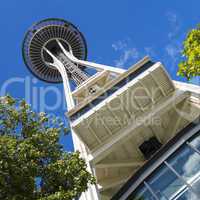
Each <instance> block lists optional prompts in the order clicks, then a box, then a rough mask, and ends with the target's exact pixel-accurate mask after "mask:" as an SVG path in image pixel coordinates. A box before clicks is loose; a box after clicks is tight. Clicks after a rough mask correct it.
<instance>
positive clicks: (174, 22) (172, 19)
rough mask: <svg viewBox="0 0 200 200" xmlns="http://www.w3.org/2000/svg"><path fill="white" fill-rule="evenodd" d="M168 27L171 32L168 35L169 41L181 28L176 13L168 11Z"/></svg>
mask: <svg viewBox="0 0 200 200" xmlns="http://www.w3.org/2000/svg"><path fill="white" fill-rule="evenodd" d="M166 16H167V19H168V22H169V25H170V26H171V31H170V32H169V33H168V37H169V39H172V38H174V37H176V36H177V35H178V33H179V31H180V28H181V23H180V22H181V21H180V19H179V17H178V15H177V13H175V12H172V11H169V12H167V13H166Z"/></svg>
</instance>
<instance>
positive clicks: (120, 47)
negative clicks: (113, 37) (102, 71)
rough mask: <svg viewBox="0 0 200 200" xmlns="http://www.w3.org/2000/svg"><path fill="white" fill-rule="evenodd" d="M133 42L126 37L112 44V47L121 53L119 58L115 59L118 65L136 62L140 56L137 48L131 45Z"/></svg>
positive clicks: (122, 65)
mask: <svg viewBox="0 0 200 200" xmlns="http://www.w3.org/2000/svg"><path fill="white" fill-rule="evenodd" d="M131 43H132V42H131V40H130V39H129V38H126V39H123V40H118V41H117V42H115V43H113V44H112V48H113V49H114V50H115V51H117V52H119V53H120V56H119V58H118V59H116V60H114V63H115V65H116V66H117V67H125V65H127V64H128V63H130V62H135V59H137V58H138V57H139V52H138V50H137V48H135V47H131ZM131 64H132V63H131Z"/></svg>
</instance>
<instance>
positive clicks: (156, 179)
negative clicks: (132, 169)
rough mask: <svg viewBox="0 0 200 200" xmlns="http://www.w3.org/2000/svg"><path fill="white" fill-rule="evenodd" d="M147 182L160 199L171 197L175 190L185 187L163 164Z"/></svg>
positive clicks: (166, 199) (165, 199)
mask: <svg viewBox="0 0 200 200" xmlns="http://www.w3.org/2000/svg"><path fill="white" fill-rule="evenodd" d="M147 182H148V184H149V185H150V187H151V188H152V190H153V191H154V192H155V194H156V195H157V197H158V198H159V199H161V200H168V199H171V198H173V196H174V194H175V193H176V192H177V191H180V190H184V189H185V188H186V186H185V184H184V182H182V180H180V179H179V178H178V177H177V176H176V175H175V174H174V173H173V172H172V171H171V170H170V169H169V168H168V167H167V166H166V165H164V164H162V165H161V166H160V167H159V168H158V169H157V171H156V173H154V174H153V175H152V176H151V177H150V178H149V179H148V180H147Z"/></svg>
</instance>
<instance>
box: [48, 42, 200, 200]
mask: <svg viewBox="0 0 200 200" xmlns="http://www.w3.org/2000/svg"><path fill="white" fill-rule="evenodd" d="M57 42H58V44H59V46H60V47H61V49H62V51H63V53H64V54H65V56H66V57H67V58H68V59H69V60H70V61H71V62H73V63H77V64H79V65H82V66H86V67H91V68H95V69H96V70H97V73H96V74H95V75H94V76H92V77H90V78H89V79H87V80H86V81H85V82H83V83H82V84H80V85H79V86H78V87H77V88H76V89H75V91H72V90H71V89H70V80H69V78H68V75H67V72H66V69H65V67H64V65H63V64H62V62H60V61H59V59H57V58H56V56H54V55H53V54H52V53H51V52H50V51H49V50H48V49H45V50H46V52H47V53H48V54H49V55H50V56H51V57H52V58H53V61H54V62H53V63H51V65H53V66H54V67H56V68H57V69H58V70H59V72H60V74H61V75H62V79H63V85H64V90H65V96H66V102H67V106H68V113H67V115H68V117H69V119H70V125H71V129H72V137H73V142H74V147H75V150H78V151H80V152H81V155H82V157H83V158H84V159H85V160H86V162H87V165H88V170H89V171H90V172H91V173H93V174H94V175H95V176H96V178H97V186H90V187H89V190H88V191H87V192H85V193H84V194H83V195H82V196H81V198H80V199H81V200H98V199H110V198H111V197H112V195H113V194H114V193H115V192H116V191H117V190H118V189H119V188H120V187H121V186H122V185H123V184H124V183H125V182H126V181H127V180H128V178H129V177H130V176H132V175H133V173H134V172H135V171H136V170H137V169H138V168H140V167H141V166H142V165H144V164H145V159H144V156H143V155H142V153H141V152H140V150H139V148H138V147H139V146H140V145H141V144H142V143H143V142H144V141H146V140H148V139H149V138H150V137H152V136H155V137H156V138H157V139H158V140H159V141H160V142H161V143H162V144H165V143H166V142H167V141H168V140H170V139H171V138H172V137H173V136H174V135H176V133H177V132H178V131H179V130H181V129H182V128H183V127H185V126H186V125H187V124H189V123H190V122H191V121H193V120H194V119H195V118H196V117H197V116H198V115H199V114H200V99H199V95H200V87H198V86H194V85H190V84H186V83H181V82H176V81H172V80H171V79H170V77H169V75H168V73H167V72H166V71H165V69H164V67H163V65H162V64H161V63H160V62H157V63H152V62H151V61H150V59H149V58H148V57H145V58H144V59H142V60H141V61H139V62H138V63H136V64H135V65H134V66H132V67H131V68H130V69H128V70H127V71H125V70H122V69H118V68H115V67H110V66H105V65H100V64H96V63H91V62H87V61H82V60H78V59H77V58H75V57H74V56H73V54H72V53H70V52H67V51H66V50H65V49H64V47H63V46H62V44H61V43H60V42H59V40H57ZM144 66H146V68H145V67H144ZM91 88H92V89H94V88H95V90H94V91H93V92H91Z"/></svg>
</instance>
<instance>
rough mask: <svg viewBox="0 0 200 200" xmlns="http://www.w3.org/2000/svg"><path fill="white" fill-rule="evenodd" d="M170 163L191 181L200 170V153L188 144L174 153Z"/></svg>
mask: <svg viewBox="0 0 200 200" xmlns="http://www.w3.org/2000/svg"><path fill="white" fill-rule="evenodd" d="M168 163H169V164H170V165H171V166H172V167H173V168H174V169H175V170H176V171H177V172H178V174H180V175H181V176H182V177H183V178H184V179H185V180H186V181H187V182H188V183H191V182H192V181H193V180H194V179H195V177H196V176H199V172H200V155H199V154H198V153H196V152H195V151H194V150H193V149H191V148H190V147H189V146H187V145H186V144H185V145H184V146H182V147H181V148H180V149H178V150H177V151H176V153H174V154H173V155H172V156H171V157H170V159H169V160H168Z"/></svg>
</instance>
